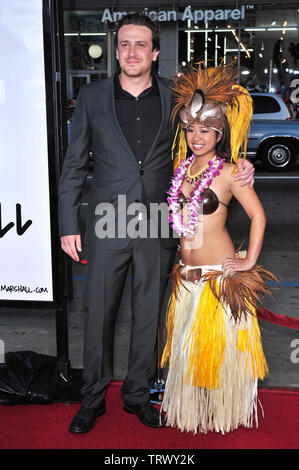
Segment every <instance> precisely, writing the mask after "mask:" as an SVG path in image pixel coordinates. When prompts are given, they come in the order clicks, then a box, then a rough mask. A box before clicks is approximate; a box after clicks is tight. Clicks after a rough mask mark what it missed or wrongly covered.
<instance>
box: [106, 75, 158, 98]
mask: <svg viewBox="0 0 299 470" xmlns="http://www.w3.org/2000/svg"><path fill="white" fill-rule="evenodd" d="M151 77H152V84H151V86H150V87H149V88H147V89H146V90H144V91H143V92H142V93H140V95H139V96H138V98H143V97H145V96H148V95H158V94H159V88H158V85H157V79H156V77H155V75H154V74H151ZM114 90H115V97H116V98H118V99H126V98H132V99H135V96H133V95H131V93H129V92H128V91H126V90H123V89H122V86H121V84H120V80H119V73H116V74H115V77H114Z"/></svg>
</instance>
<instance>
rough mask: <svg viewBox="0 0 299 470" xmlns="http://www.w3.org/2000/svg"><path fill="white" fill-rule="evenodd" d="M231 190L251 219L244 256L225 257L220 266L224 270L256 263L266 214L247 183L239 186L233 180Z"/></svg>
mask: <svg viewBox="0 0 299 470" xmlns="http://www.w3.org/2000/svg"><path fill="white" fill-rule="evenodd" d="M231 192H232V194H233V196H234V197H235V198H236V199H237V200H238V202H239V203H240V204H241V206H242V207H243V209H244V211H245V212H246V214H247V215H248V217H249V218H250V220H251V225H250V235H249V246H248V251H247V256H246V258H244V259H240V258H237V257H236V258H227V259H225V260H224V261H223V263H222V268H223V270H224V271H225V272H228V271H246V270H248V269H251V268H252V267H253V266H254V265H255V264H256V261H257V259H258V256H259V254H260V251H261V247H262V244H263V239H264V232H265V226H266V215H265V212H264V209H263V206H262V204H261V202H260V200H259V198H258V197H257V194H256V192H255V191H254V189H253V188H250V187H249V186H248V185H247V186H241V185H240V183H239V182H236V181H233V182H232V184H231Z"/></svg>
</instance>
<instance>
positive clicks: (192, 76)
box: [172, 63, 252, 167]
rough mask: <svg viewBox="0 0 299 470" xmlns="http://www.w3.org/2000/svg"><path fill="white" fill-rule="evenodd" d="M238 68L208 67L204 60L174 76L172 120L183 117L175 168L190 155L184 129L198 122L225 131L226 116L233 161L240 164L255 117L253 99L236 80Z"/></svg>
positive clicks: (180, 125) (174, 145)
mask: <svg viewBox="0 0 299 470" xmlns="http://www.w3.org/2000/svg"><path fill="white" fill-rule="evenodd" d="M237 75H238V70H237V69H236V68H235V67H234V63H231V64H229V65H226V66H224V65H219V66H217V67H215V68H207V67H206V66H205V65H204V64H203V63H201V64H200V67H199V68H198V69H195V68H194V67H193V66H191V67H190V68H189V69H187V70H185V71H184V72H181V73H179V74H178V75H177V76H176V77H174V79H173V81H174V85H173V87H172V89H173V91H174V94H175V97H176V104H175V106H174V108H173V110H172V120H173V121H174V120H175V117H176V116H177V114H179V116H180V121H181V122H180V124H179V125H178V129H177V133H176V137H175V140H174V144H173V147H172V150H174V148H175V147H176V141H177V136H178V133H179V143H178V152H177V158H176V159H175V162H174V165H175V167H176V166H177V165H178V164H179V162H180V160H181V159H182V158H183V159H185V158H186V153H187V144H186V140H185V133H184V128H186V127H187V126H188V125H190V124H192V123H194V122H196V123H200V124H202V125H204V126H207V127H212V128H213V129H215V130H216V131H218V132H219V133H222V131H223V126H224V116H226V117H227V120H228V123H229V127H230V136H231V138H230V146H231V162H234V163H237V162H238V160H239V158H240V154H241V153H243V155H244V157H245V155H246V149H247V140H248V135H249V126H250V120H251V116H252V99H251V97H250V95H249V93H248V91H247V90H246V89H245V88H243V87H241V86H240V85H238V84H237V83H236V78H237Z"/></svg>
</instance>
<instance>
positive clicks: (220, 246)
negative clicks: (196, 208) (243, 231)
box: [181, 207, 235, 266]
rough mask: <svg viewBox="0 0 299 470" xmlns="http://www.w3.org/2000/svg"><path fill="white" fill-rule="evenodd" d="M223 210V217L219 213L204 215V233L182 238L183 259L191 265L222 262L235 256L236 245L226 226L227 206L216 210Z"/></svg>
mask: <svg viewBox="0 0 299 470" xmlns="http://www.w3.org/2000/svg"><path fill="white" fill-rule="evenodd" d="M218 211H221V212H222V211H223V218H222V217H221V218H220V219H219V213H218V214H217V216H216V217H215V215H216V213H215V214H211V215H207V216H203V225H202V233H197V234H196V235H195V237H193V238H190V239H186V238H181V259H182V262H183V263H184V264H188V265H189V266H202V265H215V264H222V261H223V260H224V259H225V258H234V257H235V247H234V245H233V242H232V240H231V238H230V236H229V233H228V231H227V229H226V227H225V219H226V214H224V212H226V208H225V207H221V208H220V207H219V208H218V209H217V211H216V212H218Z"/></svg>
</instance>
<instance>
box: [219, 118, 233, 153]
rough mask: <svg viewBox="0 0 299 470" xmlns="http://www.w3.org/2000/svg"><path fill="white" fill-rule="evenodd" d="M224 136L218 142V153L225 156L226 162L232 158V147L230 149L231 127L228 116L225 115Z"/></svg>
mask: <svg viewBox="0 0 299 470" xmlns="http://www.w3.org/2000/svg"><path fill="white" fill-rule="evenodd" d="M223 124H224V125H223V131H222V138H221V140H219V142H217V144H216V152H217V155H218V156H219V157H221V158H224V159H225V161H226V162H228V161H229V160H230V156H231V149H230V128H229V124H228V120H227V117H226V116H225V115H224V122H223Z"/></svg>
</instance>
